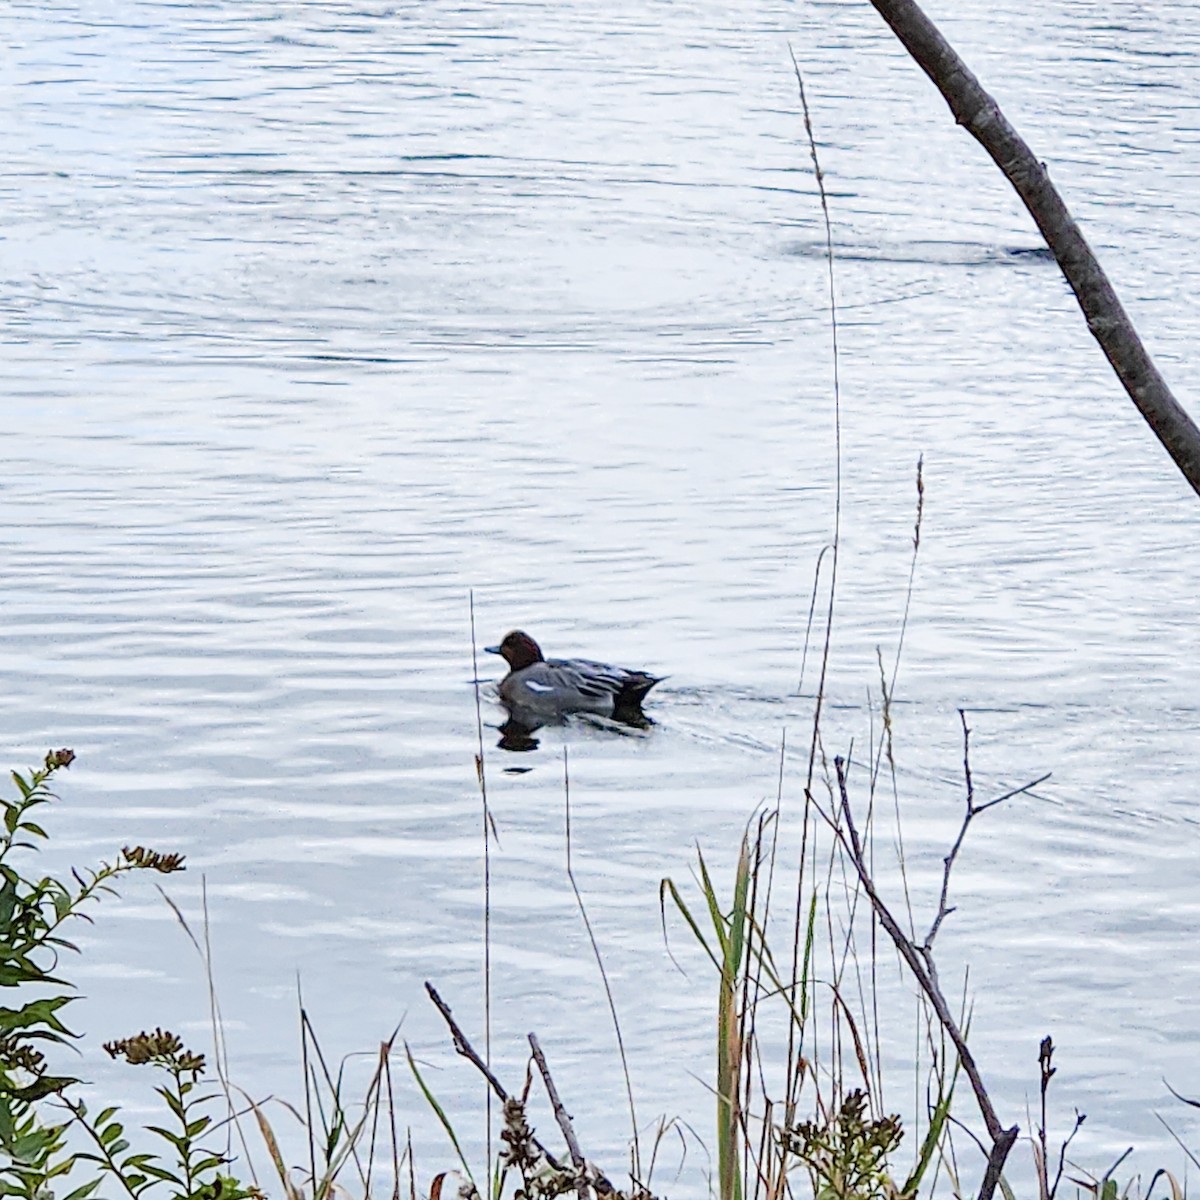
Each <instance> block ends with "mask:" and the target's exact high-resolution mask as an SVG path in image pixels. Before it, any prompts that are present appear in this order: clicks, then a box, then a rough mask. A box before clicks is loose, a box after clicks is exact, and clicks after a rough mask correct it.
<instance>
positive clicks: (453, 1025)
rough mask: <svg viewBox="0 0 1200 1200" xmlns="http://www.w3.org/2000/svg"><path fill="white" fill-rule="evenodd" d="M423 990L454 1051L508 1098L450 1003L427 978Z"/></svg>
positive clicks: (549, 1156)
mask: <svg viewBox="0 0 1200 1200" xmlns="http://www.w3.org/2000/svg"><path fill="white" fill-rule="evenodd" d="M425 990H426V991H427V992H428V993H429V998H430V1000H432V1001H433V1003H434V1005H435V1006H436V1008H437V1010H438V1012H440V1013H441V1014H442V1020H444V1021H445V1022H446V1024H447V1025H448V1026H449V1027H450V1036H451V1038H453V1040H454V1049H455V1051H456V1052H457V1053H458V1054H461V1055H462V1056H463V1058H465V1059H466V1060H467V1061H468V1062H469V1063H471V1064H472V1065H473V1066H474V1067H475V1069H476V1070H477V1071H478V1072H479V1073H480V1074H481V1075H482V1076H483V1077H484V1079H486V1080H487V1081H488V1084H489V1085H490V1086H491V1090H492V1091H493V1092H495V1093H496V1095H497V1096H498V1097H499V1099H500V1103H501V1104H503V1103H504V1102H505V1101H506V1100H508V1098H509V1093H508V1090H507V1089H506V1088H505V1086H504V1084H502V1083H501V1082H500V1080H499V1079H497V1078H496V1076H495V1075H494V1074H493V1073H492V1069H491V1067H489V1066H488V1065H487V1063H485V1062H484V1061H483V1059H482V1058H480V1057H479V1055H478V1054H477V1053H476V1051H475V1047H474V1046H472V1045H471V1043H470V1041H469V1040H468V1038H467V1035H466V1034H465V1033H463V1031H462V1027H461V1026H460V1025H459V1023H458V1022H457V1021H456V1020H455V1019H454V1015H453V1014H452V1013H451V1011H450V1005H448V1004H447V1003H446V1002H445V1000H443V999H442V998H441V996H439V995H438V990H437V988H435V987H434V986H433V984H432V983H430V982H429V981H428V980H426V982H425ZM530 1140H531V1141H532V1142H533V1144H534V1145H535V1146H536V1147H537V1148H538V1149H539V1150H540V1151H541V1152H542V1154H544V1155H545V1156H546V1161H547V1162H548V1163H549V1164H550V1165H551V1166H552V1167H553V1168H554V1169H555V1170H556V1171H561V1170H562V1169H563V1165H562V1163H560V1162H559V1161H558V1159H557V1158H555V1157H554V1155H553V1154H551V1153H550V1151H549V1150H547V1149H546V1147H545V1146H543V1145H542V1143H541V1142H539V1141H538V1140H537V1138H535V1137H532V1136H531V1137H530ZM489 1178H490V1176H489Z"/></svg>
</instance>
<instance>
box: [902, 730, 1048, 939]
mask: <svg viewBox="0 0 1200 1200" xmlns="http://www.w3.org/2000/svg"><path fill="white" fill-rule="evenodd" d="M958 719H959V720H960V721H961V722H962V730H963V776H964V778H965V779H966V783H967V811H966V813H965V815H964V816H963V823H962V826H961V827H960V828H959V831H958V837H956V838H955V839H954V845H953V846H951V847H950V853H949V854H947V855H946V857H945V858H944V859H942V894H941V895H940V896H939V897H938V907H937V913H936V914H935V915H934V918H933V924H932V925H930V926H929V932H928V933H927V934H926V935H925V943H924V945H923V946H922V947H921V949H922V950H923V951H924V953H925V954H929V952H930V951H931V950H932V949H933V939H934V938H935V937H937V933H938V930H939V929H941V927H942V922H943V921H944V920H945V919H946V918H947V917H948V916H949V915H950V914H951V913H952V912H953V911H954V907H953V906H952V905H950V904H949V903H948V901H949V896H950V872H951V871H952V870H954V863H955V860H956V859H957V858H958V852H959V850H961V849H962V844H963V840H964V839H965V838H966V836H967V830H968V828H970V825H971V822H972V821H973V820H974V819H975V818H976V817H977V816H979V814H980V813H982V812H987V810H988V809H989V808H995V807H996V805H997V804H1002V803H1003V802H1004V801H1005V800H1011V799H1012V798H1013V797H1014V796H1021V795H1023V794H1024V793H1026V792H1029V791H1032V790H1033V789H1034V788H1035V787H1037V786H1038V784H1039V783H1045V782H1046V780H1047V779H1049V778H1050V774H1051V773H1050V772H1049V771H1047V772H1046V774H1045V775H1039V776H1038V778H1037V779H1033V780H1030V782H1029V783H1024V784H1022V785H1021V786H1020V787H1019V788H1012V789H1011V790H1010V791H1007V792H1005V793H1004V794H1003V795H1002V796H996V797H995V798H994V799H992V800H987V801H985V802H984V803H983V804H976V803H975V783H974V780H973V779H972V778H971V730H970V728H969V726H968V725H967V714H966V712H965V711H964V710H963V709H961V708H960V709H959V710H958Z"/></svg>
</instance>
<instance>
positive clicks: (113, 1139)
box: [0, 750, 257, 1200]
mask: <svg viewBox="0 0 1200 1200" xmlns="http://www.w3.org/2000/svg"><path fill="white" fill-rule="evenodd" d="M74 759H75V754H74V752H73V751H71V750H52V751H50V753H49V754H47V755H46V758H45V762H44V763H43V765H42V766H41V767H39V768H38V769H36V770H33V771H30V772H29V773H28V774H26V775H22V774H20V773H19V772H16V771H14V772H13V773H12V780H13V783H14V784H15V785H16V788H17V792H18V796H17V798H16V799H15V800H0V812H2V813H3V820H2V831H0V988H6V989H9V991H10V994H13V993H15V995H16V1001H15V1002H14V1004H13V1006H12V1007H0V1196H15V1197H22V1198H24V1200H47V1198H48V1197H53V1196H54V1195H55V1190H54V1186H52V1185H61V1183H62V1182H63V1181H64V1180H65V1179H66V1177H67V1176H69V1175H70V1174H71V1173H72V1171H73V1170H75V1168H77V1167H81V1166H84V1165H85V1164H98V1165H99V1166H100V1168H101V1171H100V1173H99V1174H98V1175H95V1174H94V1175H93V1177H92V1178H90V1179H88V1180H86V1181H85V1182H83V1183H81V1184H79V1185H78V1186H76V1187H75V1188H74V1189H73V1190H71V1191H69V1192H68V1193H67V1194H66V1196H65V1197H64V1200H86V1198H87V1197H89V1196H91V1195H93V1194H94V1193H95V1192H96V1191H97V1190H98V1189H99V1187H100V1185H101V1182H102V1181H103V1178H104V1176H105V1174H109V1175H114V1176H115V1177H116V1178H117V1179H119V1180H120V1181H121V1183H122V1185H123V1186H124V1188H125V1190H126V1192H128V1193H129V1194H130V1195H133V1196H137V1195H141V1194H142V1193H143V1192H145V1191H146V1190H147V1189H149V1188H151V1187H154V1186H155V1185H160V1184H161V1185H162V1187H163V1190H164V1191H166V1190H169V1191H170V1193H171V1196H172V1200H218V1197H219V1198H220V1200H244V1198H246V1197H250V1196H253V1195H257V1193H256V1192H254V1191H253V1190H248V1189H245V1188H243V1187H242V1186H241V1185H240V1184H238V1183H237V1181H236V1180H233V1179H231V1178H230V1177H228V1176H225V1175H222V1174H221V1173H220V1168H221V1167H222V1166H223V1165H224V1164H225V1162H226V1160H225V1159H224V1158H223V1157H222V1156H221V1155H219V1154H215V1153H214V1152H212V1151H209V1150H207V1149H205V1148H203V1147H202V1146H200V1145H199V1143H198V1140H197V1139H199V1138H200V1137H201V1136H202V1135H203V1134H204V1133H205V1132H206V1131H207V1130H208V1129H209V1128H210V1124H211V1119H210V1118H209V1117H208V1116H206V1115H203V1114H201V1113H199V1112H197V1107H198V1106H199V1105H201V1104H203V1103H204V1101H205V1100H206V1099H208V1098H209V1097H206V1096H201V1095H198V1094H196V1093H195V1088H196V1085H197V1082H198V1080H199V1077H200V1075H201V1073H202V1072H203V1070H204V1059H203V1058H202V1057H201V1056H200V1055H195V1054H191V1053H190V1052H189V1051H187V1050H185V1049H184V1047H183V1045H182V1043H181V1042H180V1041H179V1039H178V1038H176V1037H175V1036H174V1035H173V1034H169V1033H164V1032H163V1031H162V1030H156V1031H155V1033H153V1034H139V1035H138V1036H137V1037H135V1038H128V1039H125V1040H124V1041H121V1042H114V1043H112V1044H111V1045H109V1046H108V1047H106V1048H107V1049H108V1051H109V1053H110V1054H112V1055H114V1056H119V1057H123V1058H125V1059H126V1060H127V1061H128V1062H143V1063H152V1064H154V1065H156V1066H159V1067H161V1068H162V1069H164V1070H165V1071H166V1072H167V1073H168V1075H169V1076H170V1083H169V1084H168V1085H167V1086H164V1087H161V1088H159V1089H158V1093H159V1095H160V1096H162V1098H163V1100H164V1102H165V1103H166V1105H167V1107H168V1109H169V1110H170V1112H171V1113H172V1115H173V1117H174V1118H175V1119H176V1121H177V1122H178V1129H177V1130H170V1129H165V1128H159V1127H155V1126H151V1127H150V1132H152V1133H155V1134H157V1135H158V1136H159V1137H161V1138H164V1139H165V1140H166V1141H168V1142H169V1143H170V1144H171V1146H172V1147H173V1149H174V1151H175V1160H176V1162H175V1167H174V1168H172V1167H170V1166H164V1165H163V1163H162V1161H161V1160H160V1159H159V1157H158V1156H156V1155H153V1154H133V1155H129V1156H128V1157H125V1158H120V1156H121V1155H123V1154H124V1153H125V1151H126V1150H128V1149H129V1144H128V1142H126V1141H125V1138H124V1127H123V1126H122V1124H121V1123H120V1121H119V1120H117V1110H116V1109H115V1108H105V1109H104V1110H103V1111H102V1112H101V1113H100V1114H99V1115H98V1116H97V1117H96V1118H95V1119H94V1120H93V1119H92V1117H91V1116H90V1115H89V1114H88V1111H87V1108H86V1106H85V1105H84V1103H83V1101H82V1100H81V1099H79V1098H78V1096H76V1095H74V1094H73V1091H74V1088H75V1086H76V1085H77V1084H78V1082H79V1081H78V1080H77V1079H75V1078H74V1077H73V1076H69V1075H62V1074H56V1073H54V1072H53V1071H52V1070H51V1069H50V1067H49V1066H48V1064H47V1061H46V1057H45V1054H44V1053H43V1051H44V1050H45V1049H47V1048H49V1047H53V1046H55V1045H68V1044H70V1042H71V1041H72V1040H73V1039H74V1038H75V1037H76V1036H77V1035H76V1034H75V1033H73V1032H72V1030H71V1029H70V1028H69V1027H68V1026H67V1025H66V1024H64V1022H63V1016H62V1014H63V1009H64V1008H66V1006H67V1005H68V1004H70V1003H71V1002H72V1001H73V1000H74V999H76V997H75V995H74V990H75V989H74V987H73V985H72V984H71V983H69V982H68V981H67V980H65V979H63V978H62V977H61V976H60V975H59V974H57V972H58V970H59V966H60V963H61V959H62V955H63V952H64V951H77V947H76V946H75V945H74V944H73V943H72V942H70V941H69V940H68V939H67V938H66V937H65V936H64V927H65V925H66V923H67V922H68V920H69V919H71V918H74V917H79V918H82V919H83V920H90V918H89V917H88V915H87V913H86V912H85V911H84V909H85V908H86V906H87V905H88V903H89V902H90V901H94V900H99V899H101V898H102V897H104V896H105V895H113V894H115V889H114V887H113V884H114V883H115V881H116V880H117V879H118V878H119V877H120V876H122V875H125V874H127V873H129V872H131V871H144V870H149V871H155V872H158V873H159V874H164V875H168V874H172V873H174V872H176V871H181V870H183V865H184V864H183V858H182V856H181V855H178V854H160V853H158V852H157V851H155V850H148V849H146V847H144V846H134V847H126V848H125V849H123V850H122V851H121V853H120V855H119V856H118V858H117V859H116V861H115V862H113V863H111V864H110V863H101V864H100V866H99V867H98V868H95V869H90V870H85V871H80V870H72V871H71V873H70V877H69V879H67V880H62V879H58V878H55V877H53V876H43V877H41V878H37V877H34V878H27V877H26V876H25V875H23V874H22V873H21V871H20V870H18V868H17V867H16V866H15V865H14V860H15V858H16V856H17V854H18V852H21V851H30V850H35V849H37V847H38V844H39V842H40V841H45V840H46V839H47V834H46V831H45V829H44V828H43V827H42V825H41V823H40V822H41V814H40V813H39V812H38V810H39V809H40V808H42V807H43V806H45V805H46V804H48V803H49V802H50V801H52V800H54V799H56V797H55V795H54V793H53V792H52V791H51V790H50V786H49V784H50V781H51V779H52V778H53V776H54V775H55V774H56V772H58V771H60V770H63V769H65V768H67V767H69V766H70V765H71V763H72V762H73V761H74ZM52 1099H57V1100H58V1101H59V1103H60V1104H61V1106H62V1107H63V1108H65V1109H66V1111H67V1112H68V1113H69V1114H70V1117H68V1118H67V1119H65V1120H64V1119H62V1118H61V1117H60V1115H59V1114H60V1112H61V1111H62V1109H61V1108H55V1107H52V1106H51V1103H50V1102H51V1100H52ZM72 1119H73V1120H74V1121H76V1122H79V1123H80V1124H81V1125H82V1127H83V1128H85V1129H86V1130H87V1131H88V1133H89V1134H90V1135H91V1137H92V1139H93V1141H94V1142H95V1144H96V1147H97V1152H96V1153H89V1152H83V1151H75V1150H72V1149H71V1148H70V1147H69V1146H68V1144H67V1138H66V1132H67V1129H68V1127H69V1126H70V1124H71V1123H72Z"/></svg>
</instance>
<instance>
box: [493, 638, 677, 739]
mask: <svg viewBox="0 0 1200 1200" xmlns="http://www.w3.org/2000/svg"><path fill="white" fill-rule="evenodd" d="M484 649H485V650H486V651H487V652H488V653H489V654H499V655H500V656H501V657H502V658H503V659H504V661H505V662H507V663H508V674H507V675H506V676H505V677H504V678H503V679H502V680H501V682H500V699H501V700H502V701H504V703H505V704H506V705H507V706H508V707H509V708H510V709H512V710H516V711H517V712H519V713H527V714H533V715H537V716H544V717H551V718H553V717H563V716H567V715H568V714H570V713H593V714H595V715H596V716H601V717H614V718H616V719H617V720H621V719H629V718H634V719H637V718H639V717H642V701H643V700H644V699H645V697H646V693H647V692H648V691H649V690H650V689H651V688H652V687H653V686H654V685H655V684H656V683H661V682H662V680H663V676H661V675H651V674H649V673H648V672H646V671H631V670H628V669H627V668H626V667H614V666H611V665H610V664H609V663H601V662H593V661H592V660H591V659H587V658H549V659H548V658H546V657H545V655H543V654H542V648H541V647H540V646H539V645H538V644H537V642H535V641H534V640H533V638H531V637H530V636H529V634H527V633H525V632H523V631H522V630H520V629H514V630H513V631H512V632H511V633H508V634H505V636H504V640H503V641H502V642H501V643H500V644H499V645H498V646H485V647H484ZM642 719H643V720H644V718H642Z"/></svg>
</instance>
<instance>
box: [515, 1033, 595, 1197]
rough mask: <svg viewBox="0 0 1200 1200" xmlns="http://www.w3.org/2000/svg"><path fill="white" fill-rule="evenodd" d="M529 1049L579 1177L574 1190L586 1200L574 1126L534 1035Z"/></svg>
mask: <svg viewBox="0 0 1200 1200" xmlns="http://www.w3.org/2000/svg"><path fill="white" fill-rule="evenodd" d="M529 1048H530V1050H532V1051H533V1061H534V1062H535V1063H537V1069H538V1071H539V1072H541V1076H542V1083H543V1084H545V1087H546V1095H547V1096H549V1097H550V1106H551V1108H553V1109H554V1119H555V1120H556V1121H557V1122H558V1127H559V1129H561V1130H562V1135H563V1140H564V1141H565V1142H566V1143H567V1150H568V1152H569V1153H570V1155H571V1162H572V1163H574V1164H575V1171H576V1173H577V1175H578V1177H579V1183H578V1186H577V1187H576V1189H575V1190H576V1192H577V1193H578V1194H579V1200H587V1198H588V1197H589V1196H590V1195H591V1188H590V1187H588V1182H587V1160H586V1159H585V1158H584V1157H583V1151H582V1150H580V1148H579V1139H578V1138H576V1136H575V1126H574V1125H572V1124H571V1114H570V1113H569V1112H567V1110H566V1108H565V1107H564V1106H563V1102H562V1100H561V1099H559V1095H558V1088H557V1087H555V1086H554V1078H553V1076H552V1075H551V1074H550V1067H549V1065H548V1064H547V1062H546V1056H545V1054H543V1053H542V1047H541V1046H540V1045H539V1044H538V1040H537V1034H536V1033H531V1034H530V1035H529Z"/></svg>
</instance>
